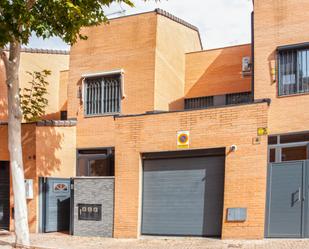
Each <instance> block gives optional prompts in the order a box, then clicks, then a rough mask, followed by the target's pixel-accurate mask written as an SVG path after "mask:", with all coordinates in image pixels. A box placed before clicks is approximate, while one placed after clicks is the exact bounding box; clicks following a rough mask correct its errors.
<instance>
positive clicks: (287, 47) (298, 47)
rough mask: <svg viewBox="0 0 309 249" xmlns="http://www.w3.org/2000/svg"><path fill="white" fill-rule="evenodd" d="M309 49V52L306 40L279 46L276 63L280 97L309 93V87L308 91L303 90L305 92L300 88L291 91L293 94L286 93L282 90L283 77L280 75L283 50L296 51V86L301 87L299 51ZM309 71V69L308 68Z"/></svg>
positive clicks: (278, 94) (308, 43)
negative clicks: (299, 79)
mask: <svg viewBox="0 0 309 249" xmlns="http://www.w3.org/2000/svg"><path fill="white" fill-rule="evenodd" d="M306 49H307V50H308V52H309V42H305V43H299V44H292V45H284V46H279V47H277V50H276V57H277V58H276V60H275V61H276V65H275V68H276V69H277V70H276V71H277V72H276V77H277V80H276V81H277V97H278V98H284V97H292V96H299V95H306V94H309V89H308V90H307V91H303V92H300V91H299V89H297V90H296V92H295V93H291V94H284V93H282V90H281V87H282V84H281V77H280V71H281V68H280V59H281V53H282V52H286V51H289V52H293V51H296V56H297V57H296V65H297V66H296V76H295V77H296V80H295V82H296V86H297V87H298V88H299V82H298V78H297V77H298V66H299V65H298V63H299V60H298V53H299V52H300V51H301V50H306ZM308 67H309V61H308ZM308 72H309V70H308Z"/></svg>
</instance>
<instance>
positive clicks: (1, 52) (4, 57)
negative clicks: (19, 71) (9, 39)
mask: <svg viewBox="0 0 309 249" xmlns="http://www.w3.org/2000/svg"><path fill="white" fill-rule="evenodd" d="M0 57H1V59H2V61H3V63H4V66H5V69H6V70H8V67H9V64H10V61H9V58H8V56H7V54H6V53H5V50H4V49H3V48H0Z"/></svg>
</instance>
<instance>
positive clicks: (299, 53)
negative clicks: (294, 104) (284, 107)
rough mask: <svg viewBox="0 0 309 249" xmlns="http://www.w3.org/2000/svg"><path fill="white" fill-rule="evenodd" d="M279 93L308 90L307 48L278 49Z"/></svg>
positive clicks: (308, 55) (285, 93)
mask: <svg viewBox="0 0 309 249" xmlns="http://www.w3.org/2000/svg"><path fill="white" fill-rule="evenodd" d="M278 56H279V58H278V64H279V65H278V67H279V73H278V75H279V84H278V85H279V95H290V94H297V93H305V92H309V48H297V47H296V48H290V49H284V50H279V52H278Z"/></svg>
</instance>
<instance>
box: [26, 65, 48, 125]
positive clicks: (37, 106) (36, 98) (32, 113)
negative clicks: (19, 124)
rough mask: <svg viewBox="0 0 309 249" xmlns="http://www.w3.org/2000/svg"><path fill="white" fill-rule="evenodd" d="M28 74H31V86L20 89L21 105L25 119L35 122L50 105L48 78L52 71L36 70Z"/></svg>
mask: <svg viewBox="0 0 309 249" xmlns="http://www.w3.org/2000/svg"><path fill="white" fill-rule="evenodd" d="M27 74H28V75H30V76H31V81H29V87H25V88H24V89H23V90H20V106H21V109H22V113H23V117H24V119H25V121H27V122H34V121H38V120H40V118H41V117H42V116H43V115H44V114H45V108H46V107H47V105H48V99H47V98H46V95H47V94H48V92H47V89H46V87H47V86H48V82H47V81H46V78H47V77H48V76H49V75H50V74H51V71H49V70H43V71H41V72H38V71H34V72H27Z"/></svg>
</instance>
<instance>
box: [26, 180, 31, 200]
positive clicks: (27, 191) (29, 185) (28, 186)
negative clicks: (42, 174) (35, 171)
mask: <svg viewBox="0 0 309 249" xmlns="http://www.w3.org/2000/svg"><path fill="white" fill-rule="evenodd" d="M25 190H26V199H28V200H31V199H33V179H25Z"/></svg>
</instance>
